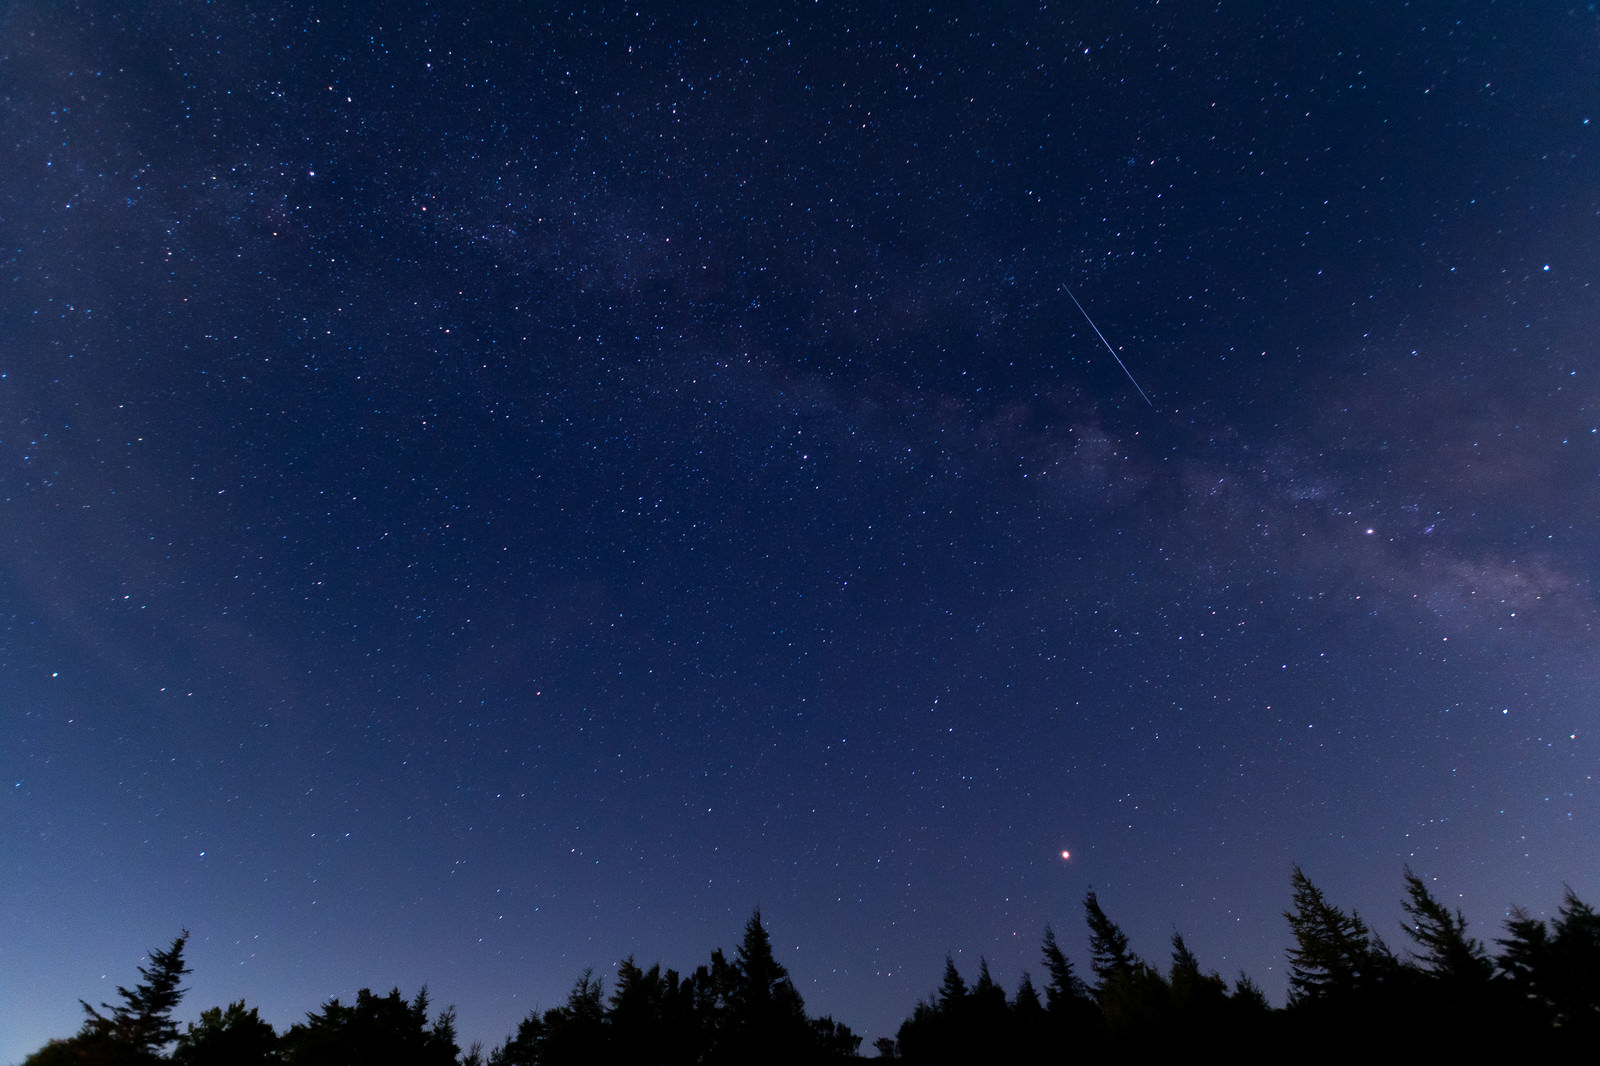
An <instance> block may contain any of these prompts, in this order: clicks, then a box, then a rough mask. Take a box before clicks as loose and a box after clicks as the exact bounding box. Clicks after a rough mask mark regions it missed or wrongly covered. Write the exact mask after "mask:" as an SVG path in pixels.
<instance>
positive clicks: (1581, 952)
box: [878, 867, 1600, 1066]
mask: <svg viewBox="0 0 1600 1066" xmlns="http://www.w3.org/2000/svg"><path fill="white" fill-rule="evenodd" d="M1292 887H1293V899H1292V907H1291V909H1290V910H1288V911H1286V912H1285V913H1284V917H1285V918H1286V919H1288V922H1289V930H1290V933H1291V935H1292V937H1293V944H1292V945H1291V946H1290V948H1289V951H1288V961H1289V1001H1288V1004H1287V1005H1286V1006H1285V1007H1284V1008H1282V1009H1274V1008H1272V1007H1271V1006H1270V1005H1269V1004H1268V1002H1267V1000H1266V997H1265V996H1264V995H1263V994H1262V992H1261V990H1260V988H1259V987H1257V986H1256V985H1255V984H1254V983H1253V982H1252V981H1251V980H1250V979H1249V978H1248V977H1246V976H1243V975H1241V976H1240V977H1239V979H1238V980H1237V981H1236V982H1235V983H1234V985H1233V986H1232V987H1231V988H1230V987H1229V985H1228V983H1227V982H1226V981H1225V980H1223V978H1222V977H1221V976H1220V975H1219V974H1217V973H1216V972H1215V971H1210V972H1207V971H1206V970H1204V969H1202V967H1201V965H1200V962H1199V960H1198V959H1197V958H1196V957H1195V955H1194V953H1193V952H1192V951H1190V950H1189V947H1188V945H1186V944H1185V943H1184V940H1183V937H1182V935H1181V934H1179V933H1174V934H1173V935H1172V955H1171V961H1170V963H1169V964H1168V965H1167V967H1166V968H1165V971H1164V972H1163V970H1162V969H1161V968H1160V967H1158V966H1156V965H1155V964H1153V963H1150V962H1147V961H1145V960H1144V959H1142V958H1140V957H1139V956H1138V955H1137V954H1135V953H1134V952H1133V951H1132V949H1131V948H1130V946H1129V942H1128V938H1127V936H1126V935H1125V934H1124V933H1123V931H1122V929H1121V928H1120V927H1118V925H1117V924H1116V923H1115V922H1114V921H1112V920H1111V919H1110V918H1109V917H1107V915H1106V913H1105V911H1104V910H1103V909H1102V908H1101V906H1100V901H1099V899H1098V898H1097V897H1096V895H1095V893H1093V892H1090V893H1089V894H1088V895H1087V896H1086V897H1085V899H1084V901H1083V907H1084V915H1085V918H1086V920H1087V922H1088V926H1089V952H1090V965H1089V971H1090V978H1091V979H1090V980H1085V979H1084V978H1082V977H1080V976H1079V975H1078V973H1077V971H1076V969H1075V968H1074V966H1073V964H1072V962H1071V960H1070V959H1068V958H1067V957H1066V955H1065V954H1064V953H1063V952H1062V951H1061V949H1060V947H1059V946H1058V945H1057V943H1056V937H1055V933H1054V932H1053V931H1052V930H1051V929H1050V928H1049V927H1046V928H1045V932H1044V946H1043V958H1042V962H1043V964H1044V974H1045V975H1046V977H1047V982H1046V984H1045V986H1044V990H1043V995H1042V996H1041V994H1040V992H1039V990H1038V989H1037V988H1036V987H1035V986H1034V984H1033V981H1032V979H1031V978H1030V977H1029V976H1028V975H1027V974H1024V975H1023V977H1022V981H1021V983H1020V985H1019V986H1018V988H1017V991H1016V993H1015V994H1014V995H1012V996H1010V997H1007V995H1006V993H1005V991H1004V990H1003V989H1002V988H1001V987H1000V986H999V985H998V984H997V983H996V982H995V981H994V980H993V978H991V977H990V975H989V968H988V965H987V963H984V962H981V961H980V963H979V968H978V975H977V979H976V981H974V982H973V983H972V984H971V985H968V983H967V982H966V980H965V979H964V978H963V977H962V975H961V973H960V972H959V971H958V970H957V969H956V967H955V964H954V962H953V961H951V960H950V959H948V958H947V959H946V961H945V973H944V981H943V983H942V984H941V985H940V987H939V991H938V993H937V994H936V995H935V996H934V997H933V998H932V999H930V1000H928V1001H925V1002H923V1003H919V1004H918V1005H917V1007H916V1010H915V1011H914V1012H913V1013H912V1015H911V1017H910V1018H908V1019H907V1020H906V1021H905V1022H904V1023H903V1024H902V1025H901V1026H900V1031H899V1033H898V1039H897V1040H894V1041H887V1040H881V1041H879V1042H878V1049H879V1053H880V1054H881V1055H884V1056H894V1057H896V1058H898V1059H900V1060H901V1061H904V1062H906V1063H913V1064H918V1066H923V1064H926V1066H945V1064H955V1063H972V1062H1006V1063H1011V1062H1019V1063H1021V1062H1028V1063H1032V1062H1065V1061H1067V1060H1068V1059H1073V1058H1079V1057H1083V1056H1089V1057H1091V1058H1093V1057H1112V1056H1117V1057H1120V1056H1123V1055H1126V1054H1130V1053H1131V1054H1137V1055H1140V1056H1147V1055H1157V1054H1161V1055H1166V1054H1174V1053H1179V1052H1182V1051H1188V1050H1193V1049H1196V1048H1204V1047H1208V1046H1210V1047H1215V1048H1217V1049H1219V1050H1225V1051H1229V1052H1233V1053H1254V1054H1260V1055H1263V1056H1265V1055H1267V1054H1282V1053H1284V1052H1285V1051H1289V1050H1292V1051H1293V1053H1294V1055H1295V1057H1296V1058H1298V1059H1302V1060H1304V1059H1312V1060H1319V1061H1320V1060H1324V1059H1326V1060H1330V1061H1332V1060H1337V1061H1341V1062H1344V1061H1349V1060H1350V1059H1351V1058H1352V1057H1354V1056H1358V1055H1384V1056H1387V1055H1392V1054H1395V1053H1413V1054H1419V1055H1420V1054H1431V1055H1438V1054H1441V1053H1452V1054H1465V1055H1474V1056H1483V1055H1485V1054H1486V1053H1488V1052H1490V1051H1491V1050H1511V1049H1520V1050H1530V1049H1539V1050H1547V1051H1571V1052H1577V1051H1578V1050H1579V1049H1586V1050H1590V1051H1591V1053H1592V1046H1593V1044H1594V1042H1595V1040H1596V1038H1600V914H1597V913H1596V912H1595V910H1594V909H1593V908H1592V907H1590V906H1589V905H1588V904H1586V903H1584V902H1582V901H1581V900H1579V899H1578V898H1577V897H1576V896H1575V895H1573V893H1572V892H1571V890H1570V889H1569V890H1568V891H1567V894H1566V897H1565V899H1564V900H1563V902H1562V904H1561V907H1560V909H1559V911H1558V912H1557V914H1556V916H1555V918H1554V919H1552V920H1551V921H1549V922H1544V921H1539V920H1537V919H1534V918H1531V917H1529V916H1528V915H1527V914H1526V913H1525V912H1523V911H1521V910H1520V909H1519V910H1513V911H1512V912H1511V917H1510V919H1509V920H1508V921H1507V922H1506V926H1505V933H1506V935H1505V936H1504V937H1502V938H1500V939H1499V940H1497V941H1496V943H1497V944H1498V946H1499V949H1500V950H1499V952H1498V953H1497V954H1493V955H1491V953H1490V952H1489V950H1488V949H1487V948H1486V947H1485V946H1484V944H1483V943H1482V942H1481V941H1479V940H1477V939H1475V938H1474V937H1471V936H1468V935H1467V922H1466V919H1465V918H1464V917H1463V916H1462V914H1461V912H1460V911H1454V912H1452V911H1451V910H1450V909H1449V908H1447V907H1445V906H1444V905H1443V904H1442V903H1440V902H1439V901H1438V900H1437V899H1436V898H1434V896H1433V894H1432V893H1431V892H1429V891H1428V887H1427V885H1426V884H1424V883H1423V881H1422V879H1421V878H1419V877H1417V876H1416V875H1415V874H1413V873H1412V872H1411V871H1410V870H1409V869H1407V870H1406V871H1405V897H1404V899H1403V900H1402V901H1401V907H1402V909H1403V911H1404V913H1405V921H1404V922H1402V923H1401V928H1402V930H1403V932H1404V935H1405V937H1406V939H1407V940H1408V941H1409V946H1408V948H1407V950H1406V951H1405V953H1404V954H1403V955H1400V954H1396V953H1395V952H1394V951H1393V950H1391V949H1390V947H1389V946H1388V945H1387V944H1386V943H1385V942H1384V940H1383V938H1382V937H1381V936H1379V935H1378V934H1377V933H1375V932H1373V931H1372V930H1371V929H1370V928H1369V927H1368V926H1367V924H1366V923H1365V922H1364V921H1363V920H1362V919H1361V917H1360V915H1358V914H1357V913H1355V912H1354V911H1350V912H1346V911H1344V910H1342V909H1340V908H1339V907H1336V906H1334V905H1333V904H1332V903H1330V902H1328V900H1327V898H1326V897H1325V896H1324V895H1323V893H1322V891H1321V889H1319V888H1317V887H1316V885H1314V884H1312V883H1311V881H1310V880H1309V879H1308V878H1307V877H1306V876H1305V874H1304V872H1302V871H1301V870H1300V868H1299V867H1295V869H1294V875H1293V879H1292Z"/></svg>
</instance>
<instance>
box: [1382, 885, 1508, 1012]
mask: <svg viewBox="0 0 1600 1066" xmlns="http://www.w3.org/2000/svg"><path fill="white" fill-rule="evenodd" d="M1405 883H1406V898H1405V899H1404V900H1402V901H1401V903H1400V906H1401V908H1402V909H1403V910H1404V911H1405V914H1406V917H1407V918H1408V919H1410V920H1409V921H1407V922H1403V923H1402V928H1403V929H1404V930H1405V932H1406V936H1408V937H1410V938H1411V940H1412V941H1413V942H1414V943H1415V944H1416V945H1417V947H1418V948H1420V949H1421V950H1420V951H1413V952H1412V956H1413V958H1414V959H1415V960H1416V964H1417V966H1418V967H1420V968H1421V969H1422V970H1423V971H1424V972H1426V973H1428V974H1430V975H1432V976H1433V977H1435V978H1438V979H1439V980H1441V981H1444V982H1446V983H1448V984H1450V985H1453V986H1461V985H1485V984H1487V983H1488V982H1489V978H1491V977H1492V976H1494V964H1493V963H1491V962H1490V961H1489V954H1488V952H1486V951H1485V950H1484V948H1483V945H1482V944H1481V943H1479V942H1478V941H1477V940H1475V939H1473V938H1471V937H1469V936H1467V919H1466V918H1465V917H1464V916H1463V915H1462V913H1461V912H1460V911H1456V912H1455V913H1454V914H1451V913H1450V911H1449V910H1447V909H1446V908H1445V906H1444V905H1443V904H1442V903H1440V902H1439V901H1438V900H1436V899H1434V898H1433V894H1432V893H1431V892H1429V891H1428V886H1427V885H1425V884H1423V882H1422V878H1420V877H1418V876H1417V875H1416V874H1414V873H1412V872H1411V867H1409V866H1407V867H1406V868H1405Z"/></svg>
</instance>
